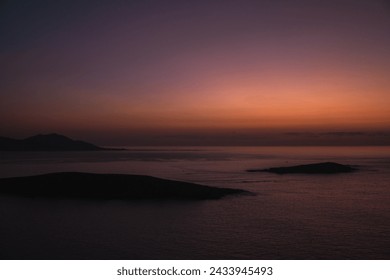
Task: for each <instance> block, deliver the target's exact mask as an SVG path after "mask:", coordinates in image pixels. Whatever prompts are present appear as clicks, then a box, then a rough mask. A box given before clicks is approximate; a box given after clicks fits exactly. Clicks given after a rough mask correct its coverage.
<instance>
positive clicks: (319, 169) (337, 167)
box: [247, 162, 357, 174]
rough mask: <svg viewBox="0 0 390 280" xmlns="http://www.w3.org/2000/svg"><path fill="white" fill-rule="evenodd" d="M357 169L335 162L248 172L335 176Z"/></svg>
mask: <svg viewBox="0 0 390 280" xmlns="http://www.w3.org/2000/svg"><path fill="white" fill-rule="evenodd" d="M356 170H357V169H356V168H355V167H352V166H349V165H344V164H340V163H335V162H320V163H312V164H304V165H295V166H286V167H272V168H267V169H249V170H247V171H248V172H271V173H276V174H289V173H303V174H334V173H346V172H353V171H356Z"/></svg>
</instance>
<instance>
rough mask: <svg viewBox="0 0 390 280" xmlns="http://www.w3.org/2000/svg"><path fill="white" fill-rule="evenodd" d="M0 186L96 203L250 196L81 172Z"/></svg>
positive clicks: (145, 178)
mask: <svg viewBox="0 0 390 280" xmlns="http://www.w3.org/2000/svg"><path fill="white" fill-rule="evenodd" d="M0 186H1V187H0V193H2V194H6V195H13V196H24V197H47V198H78V199H100V200H108V199H117V200H143V199H153V200H164V199H172V200H204V199H220V198H222V197H225V196H227V195H234V194H245V193H246V194H250V193H249V192H248V191H244V190H240V189H231V188H217V187H208V186H204V185H199V184H193V183H186V182H180V181H173V180H166V179H159V178H156V177H151V176H143V175H125V174H96V173H81V172H62V173H49V174H43V175H35V176H26V177H14V178H0Z"/></svg>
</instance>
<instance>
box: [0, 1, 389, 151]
mask: <svg viewBox="0 0 390 280" xmlns="http://www.w3.org/2000/svg"><path fill="white" fill-rule="evenodd" d="M2 3H3V4H0V38H1V41H0V63H1V66H2V67H1V69H0V75H1V78H0V135H3V136H9V137H21V138H22V137H27V136H29V135H32V134H37V133H50V132H57V133H62V134H66V135H69V136H70V137H73V138H82V139H85V140H89V141H92V142H97V143H98V144H105V145H132V144H134V145H143V144H147V145H161V144H164V145H165V144H166V145H229V144H231V145H262V144H266V145H269V144H279V145H281V144H284V145H297V144H313V145H315V144H318V145H324V144H331V145H336V144H353V145H360V144H363V145H365V144H372V145H383V144H390V79H389V73H390V51H389V50H390V6H389V4H388V2H387V1H379V0H372V1H359V0H355V1H349V0H339V1H332V0H331V1H316V0H311V1H308V0H303V1H293V0H291V1H287V0H286V1H279V0H272V1H271V0H267V1H261V0H257V1H246V0H241V1H228V0H225V1H213V0H211V1H210V0H209V1H147V0H143V1H40V0H37V1H5V2H2Z"/></svg>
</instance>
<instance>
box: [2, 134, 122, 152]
mask: <svg viewBox="0 0 390 280" xmlns="http://www.w3.org/2000/svg"><path fill="white" fill-rule="evenodd" d="M104 150H120V149H108V148H103V147H99V146H97V145H95V144H91V143H88V142H85V141H81V140H73V139H71V138H69V137H67V136H64V135H61V134H58V133H49V134H37V135H34V136H30V137H27V138H24V139H13V138H9V137H2V136H0V151H104Z"/></svg>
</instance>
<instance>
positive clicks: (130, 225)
mask: <svg viewBox="0 0 390 280" xmlns="http://www.w3.org/2000/svg"><path fill="white" fill-rule="evenodd" d="M323 161H334V162H338V163H342V164H350V165H356V166H358V168H359V171H358V172H355V173H346V174H329V175H304V174H291V175H290V174H286V175H277V174H271V173H249V172H246V171H245V170H246V169H254V168H266V167H277V166H289V165H296V164H306V163H316V162H323ZM60 171H61V172H62V171H83V172H96V173H125V174H142V175H152V176H156V177H160V178H165V179H174V180H181V181H186V182H193V183H201V184H204V185H209V186H216V187H231V188H241V189H245V190H249V191H251V192H253V193H255V194H256V195H255V196H232V197H227V198H224V199H220V200H206V201H189V202H188V201H187V202H177V201H158V202H156V201H138V202H137V201H135V202H134V201H133V202H131V201H104V202H101V201H83V200H66V199H64V200H50V199H40V198H35V199H31V198H17V197H6V196H0V258H1V259H389V258H390V147H178V148H171V147H136V148H134V147H130V148H129V150H128V151H99V152H0V177H14V176H26V175H33V174H44V173H49V172H60ZM0 187H1V186H0ZM53 187H55V186H53ZM82 187H83V186H82V185H80V188H82ZM108 187H109V186H108Z"/></svg>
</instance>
